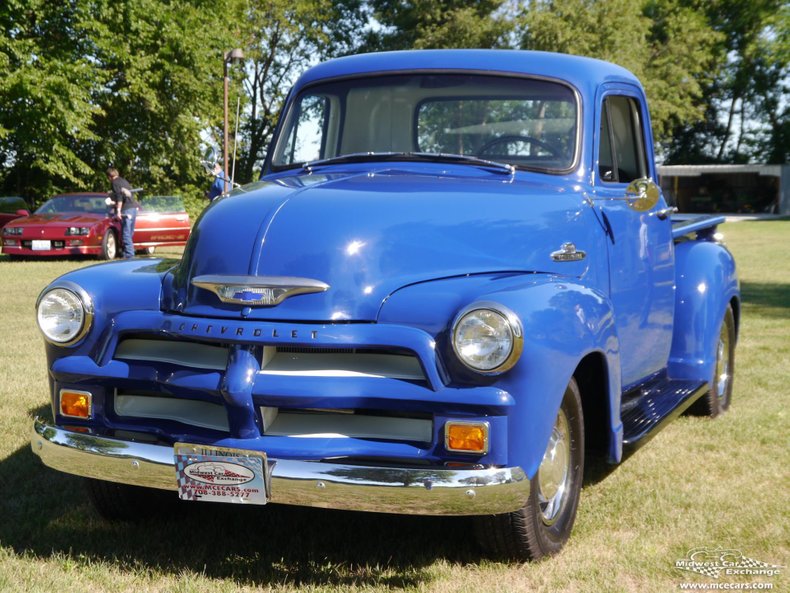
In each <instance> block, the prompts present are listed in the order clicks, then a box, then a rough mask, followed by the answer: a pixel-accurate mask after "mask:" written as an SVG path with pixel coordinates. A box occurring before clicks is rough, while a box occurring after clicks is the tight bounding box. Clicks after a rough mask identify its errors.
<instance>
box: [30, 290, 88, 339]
mask: <svg viewBox="0 0 790 593" xmlns="http://www.w3.org/2000/svg"><path fill="white" fill-rule="evenodd" d="M36 317H37V319H38V327H39V328H40V329H41V332H42V333H43V334H44V337H45V338H46V339H47V340H49V341H50V342H52V343H53V344H58V345H61V346H67V345H69V344H73V343H74V342H76V341H77V340H79V339H80V338H82V337H83V336H84V335H85V333H86V332H87V331H88V329H90V323H91V320H92V312H91V310H90V307H89V302H88V305H86V303H85V302H84V301H83V298H81V297H80V296H79V295H78V293H77V291H74V290H69V289H66V288H53V289H52V290H49V291H47V292H46V293H44V294H43V295H41V298H39V301H38V306H37V315H36Z"/></svg>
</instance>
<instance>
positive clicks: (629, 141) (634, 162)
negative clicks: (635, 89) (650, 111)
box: [598, 95, 648, 183]
mask: <svg viewBox="0 0 790 593" xmlns="http://www.w3.org/2000/svg"><path fill="white" fill-rule="evenodd" d="M639 114H640V111H639V102H638V101H637V100H636V99H633V98H631V97H624V96H619V95H610V96H608V97H606V99H604V103H603V106H602V111H601V129H600V145H599V149H598V167H599V170H598V174H599V175H600V177H601V180H603V181H605V182H609V183H629V182H631V181H633V180H634V179H640V178H642V177H647V172H648V169H647V156H646V153H645V141H644V134H643V133H642V122H641V117H640V116H639Z"/></svg>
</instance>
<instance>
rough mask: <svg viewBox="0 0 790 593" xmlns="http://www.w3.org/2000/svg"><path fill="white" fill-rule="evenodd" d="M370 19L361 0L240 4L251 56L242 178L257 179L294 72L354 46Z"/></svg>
mask: <svg viewBox="0 0 790 593" xmlns="http://www.w3.org/2000/svg"><path fill="white" fill-rule="evenodd" d="M366 20H367V15H366V12H365V9H364V7H363V5H362V3H361V1H360V0H343V1H334V2H333V1H331V0H270V1H269V2H266V3H249V5H242V6H241V12H240V13H239V15H238V22H239V23H240V24H241V25H240V26H241V27H242V29H243V36H244V49H245V52H246V57H247V58H248V60H247V71H246V80H245V83H244V88H245V91H246V102H247V104H246V112H247V115H246V117H245V118H244V119H245V121H244V123H243V124H242V139H241V140H242V141H243V150H242V152H241V158H240V161H239V165H238V168H237V178H238V180H239V181H241V182H247V181H251V180H253V178H254V170H255V168H256V167H257V166H258V165H259V164H260V162H261V160H262V158H263V155H264V154H265V151H266V148H267V146H268V144H269V141H270V140H271V136H272V133H273V131H274V126H275V125H276V123H277V116H278V114H279V111H280V109H281V107H282V104H283V101H284V99H285V96H286V94H287V92H288V90H289V88H290V86H291V84H292V83H293V82H294V81H295V79H296V77H297V76H298V75H299V74H301V73H302V72H303V71H304V70H305V69H307V67H308V66H311V65H313V64H315V63H316V62H317V61H319V60H322V59H326V58H330V57H334V56H338V55H342V54H344V53H348V52H350V51H352V50H353V49H354V48H355V43H356V42H357V40H358V38H359V31H361V30H362V28H363V27H364V25H365V22H366Z"/></svg>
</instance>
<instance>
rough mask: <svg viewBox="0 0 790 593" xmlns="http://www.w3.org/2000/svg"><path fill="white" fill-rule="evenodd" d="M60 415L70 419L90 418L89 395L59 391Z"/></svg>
mask: <svg viewBox="0 0 790 593" xmlns="http://www.w3.org/2000/svg"><path fill="white" fill-rule="evenodd" d="M60 413H61V414H63V415H64V416H70V417H72V418H90V417H91V394H90V393H89V392H87V391H70V390H66V389H61V391H60Z"/></svg>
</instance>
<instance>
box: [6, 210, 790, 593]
mask: <svg viewBox="0 0 790 593" xmlns="http://www.w3.org/2000/svg"><path fill="white" fill-rule="evenodd" d="M722 230H723V232H724V233H725V236H726V239H727V242H728V245H729V246H730V248H731V249H732V251H733V252H734V254H735V257H736V259H737V261H738V266H739V272H740V277H741V282H742V289H743V297H744V303H743V317H742V325H741V339H740V342H739V344H738V350H737V373H736V381H735V392H734V396H733V404H732V408H731V411H730V412H729V413H728V414H726V415H725V416H724V417H722V418H720V419H718V420H716V421H709V420H707V419H703V418H693V417H683V418H680V419H679V420H677V421H676V422H674V423H673V424H672V425H670V426H669V427H668V428H667V429H666V430H664V431H663V432H662V433H661V434H660V435H658V436H657V437H656V438H655V439H653V440H652V441H651V442H650V443H649V444H648V445H647V446H645V447H644V448H642V449H640V450H639V451H638V452H637V453H636V454H634V455H633V456H631V457H630V458H629V459H628V460H627V461H626V462H625V463H623V464H622V465H620V466H618V467H616V468H614V469H613V470H612V471H611V472H609V473H605V475H604V477H597V478H594V479H588V481H587V483H586V485H585V487H584V490H583V492H582V501H581V506H580V510H579V515H578V518H577V522H576V527H575V529H574V533H573V535H572V537H571V540H570V542H569V544H568V545H567V547H566V549H565V550H564V551H563V552H562V553H561V554H560V555H559V556H557V557H554V558H549V559H547V560H545V561H543V562H540V563H537V564H507V563H498V562H492V561H490V560H487V559H485V558H481V557H480V555H479V552H478V550H477V548H476V547H475V544H474V542H473V538H472V536H471V533H470V526H469V522H468V521H466V520H464V519H454V518H420V517H411V516H387V515H372V514H364V513H350V512H340V511H322V510H318V509H306V508H305V509H302V508H296V507H276V506H271V507H259V508H246V507H244V508H241V507H236V506H217V505H209V504H200V503H194V504H184V505H182V506H183V509H182V512H179V513H178V514H171V515H170V516H165V517H160V518H159V519H157V520H151V521H147V522H143V523H140V524H137V525H127V524H110V523H107V522H104V521H102V520H100V519H99V518H98V517H97V516H96V515H95V514H94V512H93V511H92V509H91V507H90V505H89V504H88V503H87V501H86V498H85V493H84V490H83V488H82V484H81V483H80V480H79V479H78V478H75V477H72V476H68V475H65V474H62V473H59V472H55V471H52V470H49V469H47V468H45V467H43V466H42V465H41V463H40V462H39V461H38V459H37V458H36V457H35V456H34V455H33V454H32V453H31V451H30V447H29V429H30V424H31V418H32V416H33V415H34V414H36V413H40V412H41V411H44V410H46V407H47V406H48V396H47V387H46V368H45V361H44V353H43V347H42V341H41V338H40V336H39V334H38V330H37V329H36V327H35V321H34V314H33V305H34V302H35V298H36V296H37V294H38V292H39V291H40V290H41V289H42V288H43V287H44V286H45V285H46V284H47V283H48V282H49V281H50V280H51V279H52V278H54V277H55V276H57V275H59V274H61V273H63V272H66V271H68V270H71V269H74V268H76V267H79V266H84V265H90V264H91V263H92V262H86V261H79V262H78V261H56V262H9V261H7V259H6V258H4V257H0V274H1V275H2V285H3V313H2V319H3V324H2V327H3V330H4V339H3V340H2V341H0V369H2V375H0V377H2V381H0V402H2V408H1V409H2V410H3V414H2V416H0V435H2V438H0V591H9V592H10V591H13V592H17V591H31V592H38V591H57V592H58V593H66V592H71V591H74V592H80V593H82V592H90V591H130V592H140V591H158V592H173V593H177V592H184V593H187V592H203V591H221V592H232V591H233V592H235V591H283V592H289V591H336V592H341V591H379V592H383V591H393V590H407V591H424V592H436V593H443V592H447V593H451V592H453V593H454V592H456V591H469V592H475V593H482V592H486V593H487V592H489V591H501V592H510V591H545V592H557V591H570V592H579V593H587V592H591V593H599V592H609V591H628V592H640V593H643V592H656V593H658V592H661V593H666V592H669V591H678V590H679V584H680V583H683V582H695V583H706V582H715V581H713V580H712V579H709V578H704V577H701V576H696V575H694V574H691V573H682V572H679V571H678V570H677V569H675V568H674V563H675V560H678V559H681V558H683V557H685V555H686V552H687V551H688V550H689V549H691V548H697V547H715V546H719V547H722V548H735V549H739V550H741V551H742V552H743V553H744V554H745V555H746V556H749V557H751V558H755V559H758V560H763V561H765V562H769V563H772V564H779V565H783V566H788V565H789V564H790V562H788V561H789V560H790V556H788V542H790V534H788V527H790V517H789V516H788V509H789V508H790V504H788V503H789V502H790V497H789V496H788V492H790V479H789V477H790V474H789V473H788V445H790V443H789V442H788V434H790V431H788V417H787V406H786V405H785V399H786V391H787V386H788V384H789V383H790V370H788V365H789V364H790V257H788V255H787V253H786V252H785V249H786V246H787V245H788V237H789V236H790V222H742V223H737V224H728V225H726V226H724V227H722ZM120 289H122V288H120ZM788 570H790V569H785V570H784V571H783V574H781V575H780V576H775V577H770V578H769V577H761V578H753V579H749V578H740V579H739V578H732V577H729V578H727V577H722V578H721V579H719V581H720V582H744V583H745V582H757V581H759V582H768V583H773V585H774V590H775V591H787V590H790V579H788V576H787V572H788Z"/></svg>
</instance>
